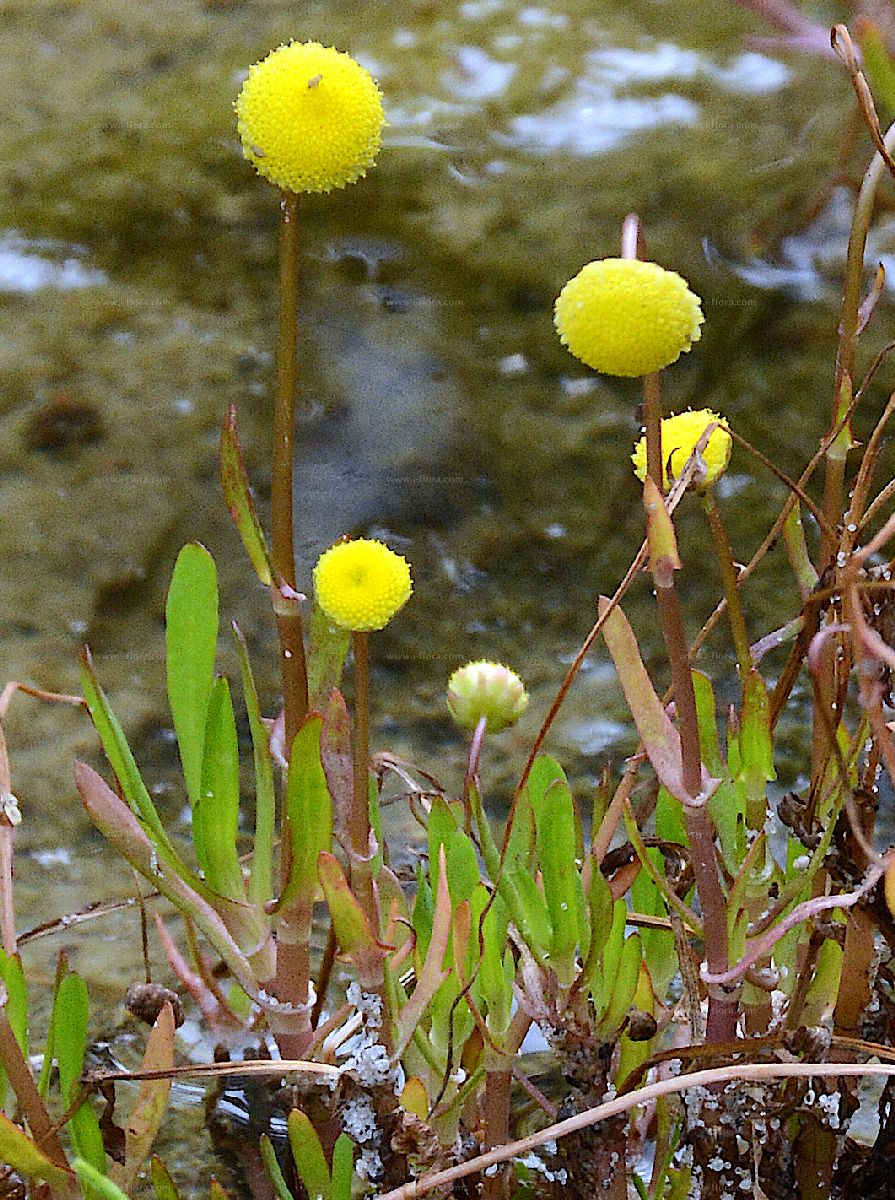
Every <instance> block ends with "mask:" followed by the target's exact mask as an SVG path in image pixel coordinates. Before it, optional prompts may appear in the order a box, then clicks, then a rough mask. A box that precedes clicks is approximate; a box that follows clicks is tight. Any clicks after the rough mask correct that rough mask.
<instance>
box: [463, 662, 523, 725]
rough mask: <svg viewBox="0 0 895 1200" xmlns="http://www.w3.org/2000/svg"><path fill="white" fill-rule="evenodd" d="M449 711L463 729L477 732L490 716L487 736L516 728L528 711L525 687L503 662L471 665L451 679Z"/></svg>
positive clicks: (468, 664) (472, 663) (474, 663)
mask: <svg viewBox="0 0 895 1200" xmlns="http://www.w3.org/2000/svg"><path fill="white" fill-rule="evenodd" d="M447 702H448V708H449V709H450V710H451V716H452V717H453V718H454V720H455V721H456V722H457V724H458V725H459V726H460V727H461V728H462V729H475V727H476V726H477V725H478V723H479V720H480V719H481V718H482V717H487V719H488V723H487V726H486V728H487V731H488V733H499V732H500V731H501V729H506V727H507V726H508V725H515V724H516V722H517V721H518V720H519V718H520V717H521V716H522V714H523V713H524V712H525V710H526V708H528V692H526V690H525V685H524V684H523V682H522V680H521V679H520V678H519V676H518V675H517V674H516V672H515V671H511V670H510V668H509V667H505V666H503V665H502V664H501V663H493V662H471V663H467V664H466V666H465V667H458V668H457V670H456V671H455V672H454V673H453V675H452V676H451V677H450V679H449V680H448V693H447Z"/></svg>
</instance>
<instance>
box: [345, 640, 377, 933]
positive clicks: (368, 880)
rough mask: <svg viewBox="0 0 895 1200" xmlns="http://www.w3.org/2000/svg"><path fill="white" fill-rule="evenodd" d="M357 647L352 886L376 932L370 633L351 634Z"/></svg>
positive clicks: (350, 822)
mask: <svg viewBox="0 0 895 1200" xmlns="http://www.w3.org/2000/svg"><path fill="white" fill-rule="evenodd" d="M351 640H352V644H353V647H354V737H353V739H352V750H353V755H354V799H353V803H352V805H351V813H350V814H349V818H348V832H349V836H350V838H351V850H352V856H351V890H352V891H353V892H354V894H355V895H356V896H357V898H358V900H359V901H360V904H361V907H362V908H363V910H364V912H365V913H366V915H367V919H368V920H369V922H370V928H371V929H372V930H373V933H374V935H376V936H377V937H378V936H379V915H378V913H377V912H376V903H375V900H374V897H373V875H372V872H371V868H370V861H369V859H370V646H369V634H366V633H354V634H352V639H351Z"/></svg>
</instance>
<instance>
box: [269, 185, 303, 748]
mask: <svg viewBox="0 0 895 1200" xmlns="http://www.w3.org/2000/svg"><path fill="white" fill-rule="evenodd" d="M279 255H280V315H279V328H278V335H277V383H276V398H275V404H274V436H273V471H272V479H271V527H272V541H273V565H274V569H275V571H276V573H277V575H278V576H279V578H280V579H281V580H282V581H283V582H284V583H285V584H287V585H288V587H289V588H291V589H292V591H295V586H296V584H295V542H294V533H293V525H292V503H293V500H292V443H293V437H294V433H295V390H296V380H297V377H298V350H297V344H296V335H297V329H298V196H296V195H295V194H294V193H292V192H283V193H282V194H281V196H280V250H279ZM280 607H282V608H283V610H284V611H278V612H277V629H278V632H279V636H280V670H281V674H282V679H283V705H284V708H285V721H286V730H285V734H286V745H287V747H291V745H292V739H293V738H294V737H295V735H296V733H297V732H298V729H299V727H300V725H301V723H302V721H303V720H304V718H305V715H306V714H307V711H308V673H307V667H306V664H305V649H304V638H303V636H302V620H301V611H300V610H299V608H298V605H297V604H291V605H288V606H280Z"/></svg>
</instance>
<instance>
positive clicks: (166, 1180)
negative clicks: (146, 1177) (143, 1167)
mask: <svg viewBox="0 0 895 1200" xmlns="http://www.w3.org/2000/svg"><path fill="white" fill-rule="evenodd" d="M149 1173H150V1176H151V1178H152V1189H153V1191H154V1192H155V1197H156V1200H180V1197H179V1196H178V1194H177V1188H176V1187H175V1186H174V1180H173V1179H172V1178H171V1172H170V1171H169V1170H168V1168H167V1167H166V1166H165V1164H164V1163H163V1162H162V1160H161V1159H160V1158H159V1156H158V1155H157V1154H153V1156H152V1159H151V1161H150V1164H149Z"/></svg>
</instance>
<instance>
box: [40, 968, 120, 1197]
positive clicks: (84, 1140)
mask: <svg viewBox="0 0 895 1200" xmlns="http://www.w3.org/2000/svg"><path fill="white" fill-rule="evenodd" d="M88 1012H89V1001H88V998H87V985H86V984H85V983H84V980H83V979H82V978H81V977H80V975H76V974H75V973H74V972H69V974H67V975H64V976H63V977H62V979H61V980H60V981H59V986H58V988H57V989H56V996H55V999H54V1002H53V1013H52V1016H51V1018H50V1019H51V1021H52V1023H53V1041H54V1045H55V1048H56V1062H57V1064H58V1066H59V1091H60V1092H61V1094H62V1102H63V1104H64V1105H65V1106H66V1108H67V1107H68V1105H69V1104H72V1103H73V1102H74V1100H75V1099H76V1098H77V1095H78V1091H79V1089H80V1086H81V1083H80V1080H81V1075H82V1073H83V1071H84V1053H85V1051H86V1048H87V1021H88ZM68 1130H69V1133H70V1135H71V1140H72V1145H73V1146H74V1149H75V1153H76V1154H77V1155H78V1156H79V1158H81V1159H84V1160H86V1163H87V1165H88V1166H89V1167H90V1168H92V1169H93V1170H95V1171H97V1172H98V1173H99V1174H100V1176H101V1177H105V1172H106V1151H105V1148H104V1147H103V1135H102V1133H101V1132H100V1128H99V1121H98V1120H97V1117H96V1113H95V1112H94V1111H93V1109H92V1108H91V1106H90V1103H89V1102H88V1103H85V1104H82V1105H81V1107H80V1108H79V1109H78V1110H77V1112H76V1113H75V1114H74V1115H73V1116H72V1118H71V1120H70V1121H69V1123H68ZM72 1165H73V1168H74V1169H77V1168H76V1167H75V1165H74V1164H72ZM86 1182H87V1183H88V1185H90V1186H93V1185H92V1184H91V1180H90V1179H89V1178H88V1179H87V1180H86Z"/></svg>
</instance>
